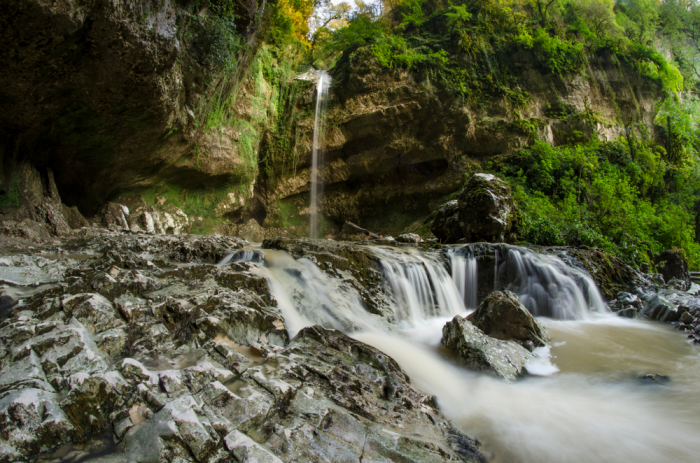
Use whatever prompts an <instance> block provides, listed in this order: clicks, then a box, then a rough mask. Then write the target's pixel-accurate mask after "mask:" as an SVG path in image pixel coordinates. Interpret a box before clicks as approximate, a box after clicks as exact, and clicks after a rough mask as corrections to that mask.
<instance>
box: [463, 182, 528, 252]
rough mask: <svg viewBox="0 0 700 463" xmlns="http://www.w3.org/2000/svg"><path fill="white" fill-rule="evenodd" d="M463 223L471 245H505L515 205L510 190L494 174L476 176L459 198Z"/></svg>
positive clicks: (465, 234)
mask: <svg viewBox="0 0 700 463" xmlns="http://www.w3.org/2000/svg"><path fill="white" fill-rule="evenodd" d="M458 204H459V219H460V223H461V224H462V233H463V234H464V237H465V238H466V239H467V241H480V240H485V241H489V242H502V241H504V239H505V237H506V235H507V234H508V233H509V232H510V228H511V226H512V222H513V214H514V213H515V204H514V202H513V197H512V196H511V193H510V188H509V187H508V186H507V185H506V184H505V183H504V182H503V181H502V180H501V179H499V178H498V177H496V176H494V175H491V174H481V173H480V174H474V175H472V176H471V178H470V179H469V181H468V182H467V184H466V185H465V186H464V189H463V190H462V191H461V192H460V194H459V199H458Z"/></svg>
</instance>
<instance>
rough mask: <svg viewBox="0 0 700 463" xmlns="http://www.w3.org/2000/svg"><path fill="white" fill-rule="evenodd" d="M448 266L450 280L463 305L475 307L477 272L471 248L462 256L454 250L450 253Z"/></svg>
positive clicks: (476, 299)
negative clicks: (450, 274) (450, 273)
mask: <svg viewBox="0 0 700 463" xmlns="http://www.w3.org/2000/svg"><path fill="white" fill-rule="evenodd" d="M450 264H451V265H450V267H451V270H452V280H453V281H454V283H455V286H456V287H457V289H458V290H459V294H460V295H461V296H462V300H463V301H464V305H465V307H467V308H468V309H476V306H477V303H478V302H477V301H478V297H477V296H478V294H477V288H478V287H477V272H476V257H474V253H473V252H471V250H468V251H467V255H466V256H463V255H461V254H457V253H455V252H451V253H450Z"/></svg>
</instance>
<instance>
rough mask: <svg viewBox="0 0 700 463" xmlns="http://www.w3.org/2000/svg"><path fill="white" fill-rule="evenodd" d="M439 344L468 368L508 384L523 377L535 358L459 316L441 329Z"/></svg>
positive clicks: (521, 348)
mask: <svg viewBox="0 0 700 463" xmlns="http://www.w3.org/2000/svg"><path fill="white" fill-rule="evenodd" d="M442 344H443V345H444V346H445V347H447V348H448V349H450V350H452V351H453V352H454V353H455V354H456V355H457V358H458V359H459V361H460V362H462V363H463V364H464V365H465V366H467V367H468V368H470V369H473V370H480V371H487V372H490V373H493V374H495V375H496V376H498V377H500V378H503V379H505V380H507V381H514V380H515V379H516V378H517V377H518V376H522V375H524V374H525V373H526V372H527V370H526V369H525V365H526V364H527V363H528V362H530V361H531V360H533V359H534V358H535V357H534V355H533V354H531V353H530V352H529V351H527V350H526V349H525V348H524V347H522V346H521V345H519V344H517V343H515V342H512V341H500V340H498V339H496V338H492V337H490V336H487V335H486V334H484V333H483V332H482V331H481V330H480V329H479V328H477V327H476V326H474V325H473V324H471V323H470V322H469V320H467V319H465V318H462V317H460V316H459V315H456V316H455V317H454V318H453V319H452V320H451V321H449V322H447V323H446V324H445V326H444V327H443V329H442Z"/></svg>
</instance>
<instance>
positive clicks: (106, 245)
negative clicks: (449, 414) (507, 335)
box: [0, 229, 484, 463]
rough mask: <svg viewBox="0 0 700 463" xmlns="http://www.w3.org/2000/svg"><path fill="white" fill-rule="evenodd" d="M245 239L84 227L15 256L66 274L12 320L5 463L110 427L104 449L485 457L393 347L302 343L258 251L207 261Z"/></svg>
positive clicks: (319, 332) (237, 456)
mask: <svg viewBox="0 0 700 463" xmlns="http://www.w3.org/2000/svg"><path fill="white" fill-rule="evenodd" d="M242 244H244V242H242V241H241V240H237V239H235V238H224V237H216V236H212V237H194V236H180V237H176V236H160V235H146V234H141V233H137V234H131V233H123V232H111V231H102V232H98V231H95V230H94V229H81V230H80V231H78V232H77V234H76V235H75V236H74V237H73V238H72V239H71V240H69V241H66V242H64V243H63V244H62V245H61V246H60V247H59V248H55V249H53V250H52V251H53V252H54V253H55V254H59V255H60V254H66V255H73V256H74V258H73V259H68V258H64V257H59V258H55V257H54V259H53V260H52V259H50V258H48V257H38V256H14V257H13V258H11V259H10V260H8V261H7V262H9V263H12V262H15V261H16V262H21V265H19V266H17V268H20V269H21V268H23V266H24V267H28V268H30V269H32V272H35V273H36V275H34V274H33V273H32V274H27V273H21V272H20V273H18V274H13V275H14V276H13V278H14V280H13V281H15V283H16V284H19V283H27V281H29V279H31V278H33V276H32V275H34V276H42V275H44V276H45V280H46V281H53V282H55V283H53V284H52V285H51V286H50V287H48V288H45V289H43V290H40V291H38V292H35V293H33V294H29V295H27V296H22V297H20V299H19V302H18V303H17V305H16V306H15V307H14V310H12V312H11V313H10V314H9V315H8V317H7V318H6V319H5V320H2V321H0V429H2V432H0V462H9V461H18V460H19V461H26V460H31V459H33V458H34V457H35V456H36V455H37V454H39V453H41V452H46V451H47V450H49V449H53V448H55V447H56V446H58V445H61V444H63V443H66V442H70V441H72V442H82V441H84V440H86V439H88V438H90V439H92V437H91V436H103V434H102V433H104V431H105V430H107V431H108V433H109V440H110V441H112V439H114V442H117V445H116V448H114V449H113V450H112V451H111V453H110V454H109V455H103V456H100V457H99V458H94V456H91V457H92V459H91V461H98V462H103V463H105V462H132V461H200V462H218V461H222V462H223V461H269V462H277V461H284V462H288V461H308V462H315V461H344V460H346V459H348V458H350V459H353V461H359V460H360V459H361V458H363V459H371V460H374V461H388V460H393V461H396V460H401V461H427V462H430V461H435V462H441V461H465V462H480V461H484V459H483V457H482V456H481V454H480V453H479V451H478V449H477V445H476V442H475V441H474V440H472V439H470V438H469V437H467V436H465V435H463V434H462V433H461V432H460V431H458V430H457V429H455V428H454V427H453V425H452V424H451V423H450V422H449V421H447V419H446V418H445V417H444V415H442V414H441V413H440V412H439V411H438V410H437V409H436V408H435V404H434V400H433V399H432V398H431V397H429V396H426V395H425V394H423V393H422V392H420V391H418V390H417V389H416V388H415V387H414V386H413V385H412V384H411V381H410V379H409V378H408V377H407V376H406V375H405V373H404V372H403V371H402V370H401V368H400V367H399V366H398V365H397V364H396V362H394V361H393V360H392V359H391V358H390V357H388V356H386V355H385V354H383V353H381V352H380V351H378V350H376V349H374V348H372V347H370V346H367V345H365V344H363V343H361V342H359V341H356V340H354V339H351V338H349V337H347V336H345V335H343V334H342V333H341V332H339V331H334V330H325V329H323V328H320V327H311V328H306V329H304V330H302V331H301V332H300V333H299V334H298V335H297V337H296V338H295V339H294V340H292V342H290V341H289V336H288V334H287V331H286V329H285V327H284V321H283V319H282V315H281V313H280V311H279V309H278V308H277V307H276V306H275V301H274V298H272V296H271V294H270V293H269V290H268V287H267V283H266V281H265V279H264V278H263V277H261V276H260V274H259V273H258V272H256V271H254V270H255V269H254V268H253V266H255V265H257V264H255V263H251V262H235V263H234V262H231V263H229V264H226V265H221V266H217V265H212V263H207V262H214V261H217V260H219V259H220V258H223V257H225V256H227V255H230V254H231V253H232V252H236V251H237V250H239V249H240V247H241V246H242ZM67 249H69V250H67ZM357 252H359V250H358V251H357ZM69 253H70V254H69ZM365 258H368V257H365ZM3 259H8V258H3ZM12 259H15V260H12ZM42 259H43V260H42ZM45 261H46V262H45ZM8 268H15V266H14V265H9V264H8ZM52 268H53V269H54V271H51V270H50V269H52ZM41 272H44V273H41ZM52 272H53V273H52ZM20 277H22V278H25V280H22V281H19V278H20ZM100 438H101V437H100ZM98 447H99V446H98Z"/></svg>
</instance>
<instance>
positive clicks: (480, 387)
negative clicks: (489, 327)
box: [251, 247, 700, 463]
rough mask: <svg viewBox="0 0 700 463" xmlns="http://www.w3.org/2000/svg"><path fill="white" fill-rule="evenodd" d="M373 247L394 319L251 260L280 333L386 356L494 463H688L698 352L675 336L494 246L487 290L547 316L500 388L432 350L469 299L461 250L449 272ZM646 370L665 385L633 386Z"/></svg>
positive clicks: (339, 290)
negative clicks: (516, 374) (305, 331)
mask: <svg viewBox="0 0 700 463" xmlns="http://www.w3.org/2000/svg"><path fill="white" fill-rule="evenodd" d="M371 249H372V252H374V253H375V255H376V256H377V257H378V258H379V259H380V262H381V267H382V270H383V275H384V279H385V286H386V288H385V290H386V291H387V292H389V293H390V294H391V295H392V296H393V301H395V304H394V307H393V312H394V314H393V315H394V318H395V319H394V321H393V322H387V321H386V320H385V319H383V318H382V317H380V316H379V315H374V314H370V313H369V312H367V311H366V310H365V309H364V306H363V302H362V299H361V298H360V296H359V295H358V294H357V293H356V291H355V290H354V289H353V288H352V286H351V285H348V284H347V282H345V281H343V279H339V278H333V277H330V276H328V275H327V274H326V273H325V272H323V271H322V270H320V269H319V268H318V267H317V266H316V265H315V264H314V263H313V262H312V261H311V260H309V259H306V258H302V259H298V260H295V259H293V258H292V257H291V256H290V255H289V254H287V253H286V252H282V251H270V250H264V251H262V252H263V253H264V260H265V264H264V268H261V271H263V272H265V274H266V276H267V277H268V281H269V284H270V288H271V291H272V293H273V294H274V295H275V297H276V298H277V300H278V304H279V306H280V308H281V310H282V312H283V314H284V316H285V321H286V324H287V328H288V330H289V331H290V335H294V334H295V333H296V332H297V331H298V330H299V329H301V328H302V327H304V326H308V325H312V324H320V325H323V326H325V327H327V328H335V329H339V330H342V331H344V332H345V333H348V334H350V335H351V336H353V337H355V338H357V339H359V340H361V341H363V342H365V343H367V344H370V345H373V346H375V347H376V348H378V349H380V350H382V351H383V352H386V353H387V354H389V355H391V356H392V357H393V358H394V359H395V360H396V361H398V362H399V364H400V365H401V366H402V367H403V368H404V369H405V370H406V372H407V373H408V374H409V376H410V377H411V378H412V380H413V381H414V382H415V383H416V384H417V385H418V386H419V387H420V388H422V389H423V390H424V391H425V392H427V393H430V394H434V395H435V396H436V397H437V398H438V403H439V405H440V407H441V409H442V410H443V412H444V413H445V414H446V415H447V416H448V417H450V418H451V419H452V420H453V421H454V422H455V423H456V424H457V425H459V426H461V427H462V428H463V429H464V431H466V432H468V433H470V434H472V435H475V436H476V437H477V438H479V439H480V441H481V442H482V444H483V449H484V452H485V453H486V454H487V455H488V456H489V458H490V459H491V461H494V462H533V463H535V462H537V463H540V462H630V461H634V462H659V461H674V462H691V461H698V455H700V400H699V399H700V387H699V385H700V356H699V355H698V354H699V351H698V348H697V347H694V346H691V345H689V344H687V343H686V342H685V340H684V338H683V336H682V335H681V334H680V333H679V332H677V331H675V330H673V329H672V328H671V327H669V326H667V325H663V324H661V323H658V322H647V321H642V320H628V319H623V318H619V317H616V316H614V315H612V314H610V313H609V311H608V310H607V307H606V306H605V304H604V303H603V301H602V299H601V297H600V294H599V293H598V291H597V289H596V288H595V285H594V284H593V282H592V280H591V279H590V277H589V276H588V275H586V274H585V273H584V272H582V271H580V270H577V269H574V268H571V267H569V266H567V265H566V264H565V263H564V262H563V261H561V260H560V259H558V258H556V257H553V256H544V255H540V254H537V253H534V252H532V251H530V250H526V249H523V248H515V247H512V248H507V249H506V250H505V252H504V251H503V249H502V250H501V252H500V255H498V254H497V255H496V256H495V259H494V262H495V263H494V269H493V270H490V269H489V270H488V272H489V273H488V274H489V275H493V279H494V287H496V288H497V289H503V288H507V289H511V290H513V291H514V292H516V293H517V294H518V295H519V297H520V298H521V300H522V301H523V302H524V303H525V305H526V306H527V307H528V308H529V310H531V311H532V312H533V313H534V314H543V313H544V314H547V315H549V316H550V317H551V318H547V317H538V318H539V319H540V320H541V321H542V322H543V323H544V325H545V326H546V328H547V330H548V331H549V333H550V335H551V337H552V340H553V345H552V346H551V347H545V348H540V349H537V350H536V353H538V354H539V355H540V359H539V360H537V361H535V362H532V363H531V364H529V365H528V371H529V372H530V373H531V376H529V377H527V378H525V379H522V380H520V381H517V382H516V383H506V382H504V381H501V380H499V379H496V378H495V377H491V376H489V375H485V374H483V373H477V372H472V371H469V370H467V369H465V368H463V367H461V366H459V365H458V364H456V363H455V362H454V361H453V360H452V359H451V358H450V355H449V353H448V352H446V351H445V350H444V349H443V348H441V345H440V338H441V331H442V327H443V326H444V324H445V323H446V322H447V321H448V320H450V319H451V318H452V317H453V316H454V315H455V314H462V315H464V314H466V313H468V312H469V311H470V310H473V309H474V308H475V306H476V305H477V302H478V296H477V281H476V279H477V274H478V265H479V263H478V259H476V258H475V257H474V255H473V253H472V250H471V249H470V248H468V247H464V248H454V249H453V250H451V252H450V253H449V254H448V255H449V260H450V264H449V268H450V273H451V275H450V273H448V272H447V270H446V267H445V265H444V264H443V263H441V262H440V260H439V259H438V258H437V257H436V255H432V254H430V253H420V252H418V251H415V250H409V251H407V250H405V249H401V250H398V249H393V248H388V247H384V248H380V247H373V248H371ZM496 252H498V251H496ZM251 256H252V254H251ZM647 373H658V374H663V375H668V376H670V377H671V378H672V380H671V382H670V383H669V384H667V385H658V384H645V383H643V382H642V381H640V379H639V376H640V375H642V374H647Z"/></svg>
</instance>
